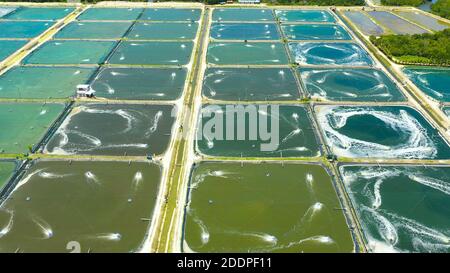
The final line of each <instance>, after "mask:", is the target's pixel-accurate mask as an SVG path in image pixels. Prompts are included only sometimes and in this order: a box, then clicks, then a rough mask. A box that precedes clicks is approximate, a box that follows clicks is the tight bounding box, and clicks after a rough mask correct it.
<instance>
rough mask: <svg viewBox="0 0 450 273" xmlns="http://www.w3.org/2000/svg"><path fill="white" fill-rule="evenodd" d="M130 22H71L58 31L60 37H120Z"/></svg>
mask: <svg viewBox="0 0 450 273" xmlns="http://www.w3.org/2000/svg"><path fill="white" fill-rule="evenodd" d="M131 24H132V22H72V23H70V24H68V25H67V26H66V27H64V29H62V30H61V31H59V32H58V33H57V34H56V35H55V38H60V39H120V38H122V37H123V36H124V35H125V32H126V31H127V30H128V29H129V28H130V27H131Z"/></svg>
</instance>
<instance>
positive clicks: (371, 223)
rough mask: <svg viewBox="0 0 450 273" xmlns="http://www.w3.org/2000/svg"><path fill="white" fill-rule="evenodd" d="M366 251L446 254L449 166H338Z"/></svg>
mask: <svg viewBox="0 0 450 273" xmlns="http://www.w3.org/2000/svg"><path fill="white" fill-rule="evenodd" d="M340 172H341V174H342V177H343V179H344V183H345V186H346V188H347V192H349V195H350V198H351V200H352V203H353V205H354V206H355V208H356V213H357V216H358V218H359V220H360V223H361V226H362V229H363V232H364V235H365V238H366V241H367V246H368V248H369V251H371V252H421V253H428V252H447V253H448V252H450V245H449V242H450V231H449V229H448V227H449V226H450V217H448V215H450V209H449V208H450V196H449V195H450V182H449V181H450V168H449V167H438V166H364V165H358V166H356V165H352V166H346V165H344V166H341V167H340Z"/></svg>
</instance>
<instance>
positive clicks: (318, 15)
mask: <svg viewBox="0 0 450 273" xmlns="http://www.w3.org/2000/svg"><path fill="white" fill-rule="evenodd" d="M275 15H276V17H277V18H278V19H279V20H280V21H282V22H324V23H334V22H336V19H335V18H334V17H333V15H331V13H330V12H328V11H326V10H275Z"/></svg>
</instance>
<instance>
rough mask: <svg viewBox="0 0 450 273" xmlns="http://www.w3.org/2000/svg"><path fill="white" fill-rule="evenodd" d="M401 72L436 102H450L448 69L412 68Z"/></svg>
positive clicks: (449, 70)
mask: <svg viewBox="0 0 450 273" xmlns="http://www.w3.org/2000/svg"><path fill="white" fill-rule="evenodd" d="M403 71H404V72H405V74H406V75H407V76H408V77H409V79H411V81H412V82H413V83H414V84H415V85H417V87H419V88H420V89H421V90H422V91H423V92H424V93H425V94H427V95H428V96H430V97H432V98H434V99H436V100H438V101H443V102H449V101H450V69H445V68H439V67H424V68H421V67H414V66H412V67H406V68H405V69H403Z"/></svg>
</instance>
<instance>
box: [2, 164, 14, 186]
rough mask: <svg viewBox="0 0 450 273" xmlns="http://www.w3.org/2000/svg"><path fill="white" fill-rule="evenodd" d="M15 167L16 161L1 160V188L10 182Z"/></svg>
mask: <svg viewBox="0 0 450 273" xmlns="http://www.w3.org/2000/svg"><path fill="white" fill-rule="evenodd" d="M15 169H16V163H15V162H13V161H0V190H1V189H2V188H3V187H4V186H5V185H6V183H8V181H9V180H10V178H11V176H12V175H13V172H14V170H15Z"/></svg>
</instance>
